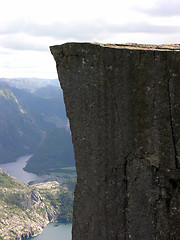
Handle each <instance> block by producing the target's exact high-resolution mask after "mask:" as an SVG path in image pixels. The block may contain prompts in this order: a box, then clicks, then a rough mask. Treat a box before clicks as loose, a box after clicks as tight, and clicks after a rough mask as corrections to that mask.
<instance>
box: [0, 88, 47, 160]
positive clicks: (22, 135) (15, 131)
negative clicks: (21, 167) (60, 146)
mask: <svg viewBox="0 0 180 240" xmlns="http://www.w3.org/2000/svg"><path fill="white" fill-rule="evenodd" d="M42 135H43V131H42V130H41V129H40V128H39V126H38V124H37V123H36V121H35V120H34V118H33V116H32V115H31V114H30V113H29V112H28V111H27V109H26V108H25V107H24V106H23V105H21V104H20V102H19V100H18V99H17V97H16V96H15V95H14V94H13V92H12V90H11V88H10V87H9V86H8V85H5V84H0V163H3V162H11V161H15V159H16V158H17V157H18V156H21V155H24V154H30V153H32V152H34V151H35V149H36V148H37V145H38V143H39V142H40V140H41V138H42Z"/></svg>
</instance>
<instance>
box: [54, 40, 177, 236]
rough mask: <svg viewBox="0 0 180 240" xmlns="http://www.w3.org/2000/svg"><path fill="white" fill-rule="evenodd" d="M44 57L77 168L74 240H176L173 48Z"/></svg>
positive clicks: (61, 52)
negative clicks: (60, 98)
mask: <svg viewBox="0 0 180 240" xmlns="http://www.w3.org/2000/svg"><path fill="white" fill-rule="evenodd" d="M51 52H52V54H53V56H54V58H55V61H56V65H57V71H58V76H59V80H60V83H61V87H62V89H63V94H64V101H65V105H66V111H67V116H68V118H69V120H70V127H71V132H72V141H73V145H74V151H75V159H76V167H77V176H78V179H77V186H76V191H75V201H74V217H73V240H84V239H86V240H92V239H98V240H104V239H106V240H125V239H126V240H127V239H133V240H152V239H156V240H161V239H163V240H170V239H180V227H179V226H180V45H179V44H175V45H158V46H157V45H139V44H98V43H94V44H91V43H67V44H63V45H60V46H53V47H51ZM82 209H83V210H82Z"/></svg>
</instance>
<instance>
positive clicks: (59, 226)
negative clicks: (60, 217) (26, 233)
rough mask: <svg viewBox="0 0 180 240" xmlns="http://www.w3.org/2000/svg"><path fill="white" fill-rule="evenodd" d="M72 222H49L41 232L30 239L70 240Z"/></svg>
mask: <svg viewBox="0 0 180 240" xmlns="http://www.w3.org/2000/svg"><path fill="white" fill-rule="evenodd" d="M71 229H72V224H70V223H67V224H63V223H49V224H48V225H47V227H45V228H44V230H43V232H42V233H41V234H40V235H38V236H37V237H34V238H29V239H31V240H71V239H72V236H71Z"/></svg>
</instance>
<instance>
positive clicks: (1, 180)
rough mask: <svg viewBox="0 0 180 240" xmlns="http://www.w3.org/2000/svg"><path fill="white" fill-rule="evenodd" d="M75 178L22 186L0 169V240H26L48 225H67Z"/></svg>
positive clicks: (70, 213) (70, 217)
mask: <svg viewBox="0 0 180 240" xmlns="http://www.w3.org/2000/svg"><path fill="white" fill-rule="evenodd" d="M74 185H75V179H69V180H68V181H67V182H64V183H63V184H62V185H59V183H58V182H55V181H53V182H46V183H39V184H34V185H31V186H29V185H26V184H24V183H22V182H20V181H18V180H17V179H16V178H14V177H11V176H10V175H9V174H7V173H6V172H4V171H3V170H2V169H0V209H1V211H0V239H11V240H15V239H26V238H28V237H31V236H35V235H37V234H39V233H41V232H42V229H43V227H45V226H46V225H47V224H48V223H49V222H54V221H59V222H71V221H72V205H73V189H74Z"/></svg>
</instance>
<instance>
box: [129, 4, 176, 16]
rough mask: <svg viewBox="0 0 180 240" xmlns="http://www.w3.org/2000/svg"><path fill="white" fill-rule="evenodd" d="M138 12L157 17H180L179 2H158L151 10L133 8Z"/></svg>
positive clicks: (139, 7)
mask: <svg viewBox="0 0 180 240" xmlns="http://www.w3.org/2000/svg"><path fill="white" fill-rule="evenodd" d="M133 9H134V10H136V11H138V12H143V13H145V14H147V15H150V16H158V17H175V16H180V1H179V0H171V1H169V0H159V1H157V2H156V4H155V5H154V6H153V7H151V8H145V7H144V8H143V7H141V6H139V5H138V7H136V8H133Z"/></svg>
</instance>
